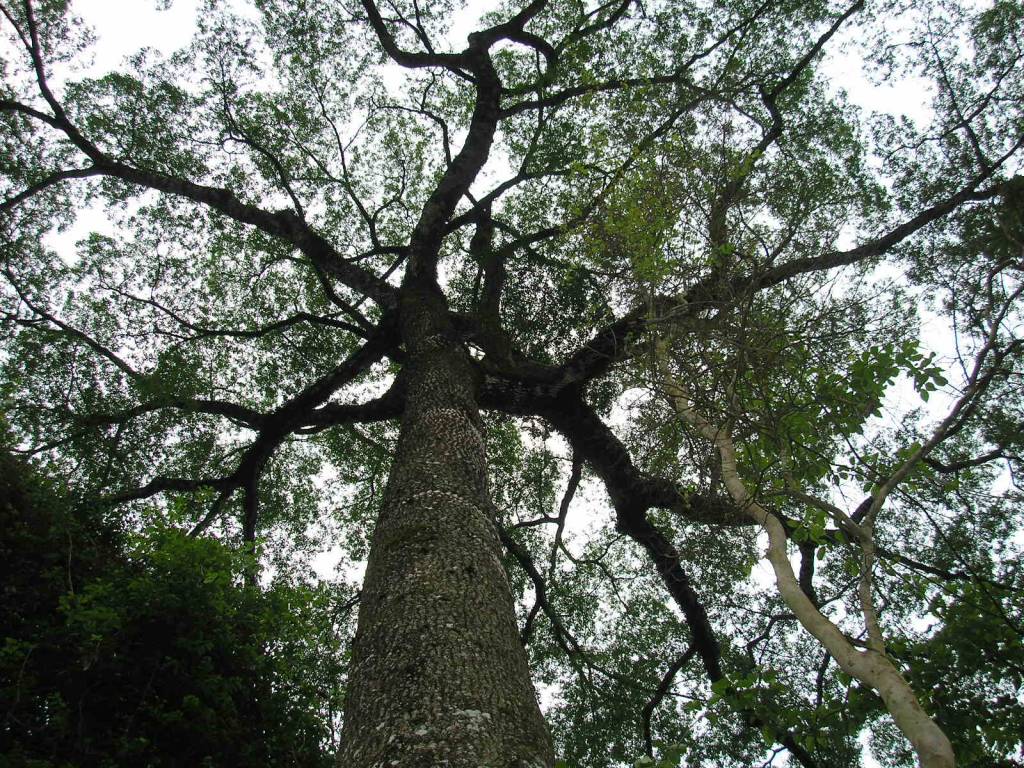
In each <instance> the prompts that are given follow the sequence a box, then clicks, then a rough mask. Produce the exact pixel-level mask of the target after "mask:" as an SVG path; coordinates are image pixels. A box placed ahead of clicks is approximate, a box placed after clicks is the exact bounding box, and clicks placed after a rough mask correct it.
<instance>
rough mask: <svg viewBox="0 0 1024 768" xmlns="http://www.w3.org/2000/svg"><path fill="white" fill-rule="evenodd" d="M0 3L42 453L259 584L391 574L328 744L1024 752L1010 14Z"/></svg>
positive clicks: (476, 761)
mask: <svg viewBox="0 0 1024 768" xmlns="http://www.w3.org/2000/svg"><path fill="white" fill-rule="evenodd" d="M0 10H2V13H3V17H4V22H5V24H4V30H5V33H6V34H7V36H8V42H9V46H8V51H7V52H6V53H5V56H6V57H5V59H4V67H5V70H4V73H5V86H4V91H3V93H2V94H0V114H2V119H3V123H2V125H3V141H4V149H5V157H6V159H5V160H4V165H3V170H4V184H5V186H4V188H3V194H4V196H5V200H4V202H2V203H0V209H2V211H3V216H4V220H3V226H4V228H5V235H6V240H5V241H4V243H3V245H2V252H0V259H2V267H3V274H4V276H5V279H6V288H5V290H6V294H5V298H6V302H7V303H6V309H5V328H6V329H7V332H8V337H7V342H8V343H7V344H6V350H7V351H6V363H5V375H4V397H5V409H6V411H7V413H8V418H9V420H10V421H11V423H12V425H13V427H14V429H15V430H16V433H17V436H18V440H19V445H20V450H22V451H24V452H27V453H31V454H32V455H34V456H36V457H38V459H39V461H41V462H42V463H43V464H44V465H45V466H46V467H47V468H48V470H49V471H50V472H52V473H53V474H54V475H56V476H59V477H61V478H62V480H63V482H65V483H67V484H68V486H69V487H70V488H71V489H72V490H71V493H72V494H73V495H74V496H75V497H78V498H82V499H89V500H90V501H91V502H95V503H100V504H103V505H108V506H111V507H112V508H115V509H118V510H121V511H122V520H123V522H122V525H123V527H124V528H125V529H126V530H129V531H136V532H138V531H152V530H162V531H166V529H168V528H176V529H179V530H181V531H185V532H188V533H189V534H190V535H191V536H192V537H216V538H219V539H221V540H223V541H227V542H236V543H241V544H243V545H244V546H243V549H247V550H249V549H254V550H255V552H256V553H257V554H258V556H259V559H258V562H259V563H260V564H261V565H262V567H263V568H264V576H263V579H264V583H265V585H268V584H271V583H272V579H273V578H274V577H273V576H272V574H275V573H278V574H280V573H290V572H293V571H294V569H295V568H296V567H300V566H298V565H297V564H301V563H303V562H308V560H309V558H310V556H311V553H312V552H313V551H314V550H315V549H316V548H317V546H318V545H319V544H320V543H322V542H325V541H328V540H329V541H331V542H337V543H339V544H340V546H341V547H342V549H343V552H344V554H345V555H346V556H347V557H348V558H349V559H350V560H351V561H359V560H361V559H362V558H364V557H367V558H368V564H367V570H366V577H365V580H364V582H363V584H362V589H361V599H360V617H359V629H358V630H357V632H356V634H355V638H354V641H353V649H352V653H353V657H352V663H351V665H350V666H349V669H348V680H347V697H346V705H345V717H344V729H345V731H344V734H343V737H342V741H341V748H340V756H339V760H340V762H341V763H342V764H345V765H375V764H378V763H379V762H380V761H386V762H388V763H389V764H396V765H413V764H420V763H422V762H424V761H426V762H430V763H438V762H441V761H444V760H449V761H450V764H451V765H473V766H479V765H502V766H507V765H510V764H526V765H549V764H551V762H552V761H553V759H554V754H555V752H556V751H557V752H559V753H561V754H563V755H564V757H565V759H566V760H567V761H568V762H570V763H580V764H590V765H603V764H610V763H621V762H626V761H630V760H633V759H635V758H636V757H637V756H638V755H639V754H642V753H644V752H646V754H647V755H648V757H647V758H645V759H646V760H649V761H653V759H654V757H655V756H656V755H657V756H658V757H659V759H661V760H662V761H667V762H672V761H674V760H678V759H685V760H686V761H687V763H688V764H701V763H704V764H719V765H725V764H738V765H750V764H752V763H753V762H754V761H756V760H763V759H765V755H766V754H769V755H770V757H769V758H768V759H769V760H770V759H771V758H772V757H774V754H772V753H770V752H768V753H766V748H765V740H766V741H767V742H768V743H769V744H778V745H779V747H778V748H779V749H780V750H783V749H784V750H785V751H787V752H788V753H789V755H790V756H791V759H792V760H795V761H797V762H799V763H801V764H803V765H828V764H835V765H851V764H855V763H856V761H857V760H859V757H858V753H859V751H860V748H859V746H858V742H857V739H858V736H859V734H860V733H861V731H862V729H863V728H864V727H865V726H866V725H867V726H869V727H870V728H871V730H872V732H873V733H874V739H875V741H874V748H875V751H876V752H877V753H878V754H879V755H880V756H881V757H882V758H884V759H885V760H886V761H887V762H888V763H889V764H892V765H900V764H906V763H907V762H908V760H911V759H916V760H917V761H919V762H920V764H921V765H926V766H932V765H936V766H938V765H941V766H947V765H952V764H953V761H954V757H953V753H954V751H955V752H957V753H958V754H960V756H961V763H962V764H972V761H973V764H979V765H981V764H992V763H993V762H996V761H1000V760H1002V761H1004V762H1006V763H1007V764H1011V765H1012V764H1014V763H1013V762H1012V761H1013V760H1014V759H1019V754H1020V743H1019V737H1018V736H1014V735H1013V734H1015V733H1019V729H1016V728H1015V724H1016V723H1017V722H1018V721H1019V718H1020V707H1019V695H1020V689H1021V685H1022V682H1024V681H1022V679H1021V669H1020V660H1019V658H1018V656H1019V654H1018V653H1016V650H1015V649H1016V648H1017V647H1019V640H1020V637H1021V625H1022V617H1021V613H1022V609H1021V600H1020V589H1021V585H1020V575H1019V574H1020V571H1019V562H1020V553H1019V550H1020V522H1021V521H1020V518H1019V511H1018V508H1019V505H1018V504H1016V503H1015V502H1016V501H1017V490H1016V472H1017V470H1018V469H1019V467H1018V462H1019V458H1018V450H1017V449H1018V446H1017V443H1018V441H1019V434H1020V429H1019V425H1020V423H1021V421H1020V418H1021V414H1020V402H1021V401H1020V397H1019V394H1020V393H1019V372H1020V364H1019V361H1020V351H1021V350H1020V346H1021V343H1020V339H1019V333H1018V331H1019V316H1018V309H1017V307H1018V301H1017V299H1018V295H1019V293H1020V290H1021V288H1020V282H1019V278H1020V276H1019V270H1020V269H1021V257H1022V255H1024V253H1022V241H1024V238H1022V223H1021V219H1020V213H1019V212H1020V199H1021V191H1020V180H1019V178H1018V177H1016V176H1015V175H1014V174H1015V173H1017V171H1018V169H1019V163H1020V153H1021V145H1022V143H1024V124H1022V114H1021V106H1022V104H1024V93H1022V80H1021V73H1020V68H1021V49H1020V44H1019V43H1018V42H1016V41H1019V40H1020V39H1024V35H1022V32H1024V29H1022V27H1024V14H1022V11H1021V9H1020V8H1019V7H1018V6H1017V4H1014V3H1008V2H993V3H990V4H988V5H985V6H983V7H980V8H976V7H974V6H971V7H960V6H959V5H957V4H954V3H946V2H936V3H932V4H921V3H915V4H902V3H899V2H889V3H884V4H882V3H878V4H871V5H870V6H866V5H865V4H863V3H861V2H856V3H853V4H850V5H843V4H834V3H828V2H821V3H807V2H801V3H783V2H762V3H746V2H730V3H715V4H710V5H708V4H703V3H676V2H673V3H665V4H659V3H654V4H652V3H644V4H637V3H634V2H631V1H630V0H623V2H609V3H605V4H598V5H593V6H591V5H585V4H577V3H550V2H543V0H537V1H536V2H533V3H530V4H528V5H522V6H520V5H517V4H511V5H509V7H500V8H497V9H495V10H494V11H493V12H491V13H488V14H486V15H485V16H484V17H483V18H480V19H477V20H473V19H469V18H468V17H469V16H470V14H469V13H468V12H466V11H463V12H462V13H461V14H460V13H457V12H456V8H455V7H454V6H452V5H450V4H444V3H438V4H431V7H430V8H429V9H426V8H423V7H421V6H420V5H419V4H418V3H416V2H411V3H402V2H394V3H389V4H388V5H387V6H384V5H380V6H378V5H376V4H374V3H372V2H370V0H366V2H363V3H361V4H344V3H342V4H336V3H318V2H305V3H285V2H280V3H279V2H274V1H273V0H262V1H261V2H257V3H254V7H253V8H252V9H250V10H251V13H246V14H245V15H242V14H240V13H239V11H238V9H236V8H235V7H234V6H233V5H232V4H221V3H219V2H214V1H213V0H211V1H210V2H206V3H205V4H204V5H203V7H202V10H201V12H200V14H199V17H198V20H197V31H196V37H195V40H194V42H193V43H192V45H191V46H189V47H188V48H186V49H185V50H183V51H180V52H178V53H176V54H174V55H173V56H170V57H168V58H159V57H157V56H155V55H154V54H153V53H152V52H147V51H143V52H140V53H139V54H138V55H136V56H135V57H133V58H132V60H131V61H130V62H128V67H126V68H125V69H124V70H122V71H119V72H116V73H110V74H108V75H105V76H102V77H99V78H86V77H81V76H76V75H75V73H74V63H75V62H76V61H77V60H79V59H80V58H81V56H83V53H84V51H86V50H87V48H88V45H89V35H88V32H87V30H85V29H84V28H83V27H82V25H81V24H80V23H78V22H77V21H76V20H75V18H74V17H73V15H71V14H70V13H69V10H68V8H67V4H66V3H64V2H57V1H51V2H43V1H42V0H37V1H35V2H32V1H30V0H22V2H3V3H0ZM467 20H468V21H474V22H475V23H474V24H473V25H472V28H473V29H475V30H476V31H474V32H472V33H471V34H469V35H468V37H465V36H464V35H465V33H464V32H460V33H456V32H454V31H453V26H458V27H459V28H461V26H462V23H463V22H464V21H467ZM453 22H457V24H455V23H453ZM843 41H845V45H846V46H848V47H850V48H853V49H855V50H856V51H857V52H858V53H859V55H860V56H861V57H862V58H863V59H864V60H865V61H866V62H868V63H869V65H870V66H871V67H872V68H873V71H874V76H875V77H876V78H878V79H879V80H882V81H884V80H886V79H892V80H896V79H899V78H903V77H908V76H913V77H917V78H920V82H922V83H929V84H930V85H929V86H928V87H929V88H930V89H931V90H930V96H931V97H932V103H931V105H930V111H929V114H928V119H927V120H921V121H918V122H914V121H911V120H907V119H904V120H899V119H896V118H893V117H891V116H886V115H871V116H865V115H864V114H863V113H862V112H861V111H859V110H858V109H856V108H855V107H853V106H851V105H850V104H849V102H848V101H847V99H846V97H845V95H844V94H843V92H842V91H841V90H839V89H838V88H837V87H835V85H834V84H833V83H831V82H830V80H829V78H828V77H827V75H826V71H827V70H826V68H825V63H827V58H826V54H827V53H828V52H829V51H830V50H831V49H832V48H834V47H837V46H839V45H840V44H841V43H843ZM396 65H397V66H396ZM83 206H94V207H97V208H101V209H102V210H104V211H105V212H106V214H107V215H108V216H109V217H110V218H111V221H112V222H113V225H112V233H108V234H102V233H93V234H90V235H88V236H87V237H85V238H84V239H82V240H81V241H80V242H79V244H78V247H77V250H76V253H75V255H74V257H73V258H65V259H61V258H60V257H59V256H58V255H57V254H56V253H54V252H53V250H52V249H51V248H49V247H48V246H47V243H48V242H49V241H48V236H49V233H51V232H52V231H53V230H54V229H55V228H61V227H67V226H70V225H71V224H72V223H73V222H74V221H75V217H76V215H77V213H78V211H80V210H81V208H82V207H83ZM921 317H923V318H924V319H926V320H929V319H931V318H937V319H935V320H931V322H932V323H933V326H937V327H939V328H943V329H945V328H947V327H948V328H950V329H951V330H950V333H951V339H952V340H953V342H954V344H953V346H952V347H951V348H950V349H948V350H942V354H943V356H942V357H940V358H937V357H935V356H934V355H933V354H932V353H931V352H929V351H927V349H925V348H923V345H922V343H921V341H920V339H919V333H918V322H919V318H921ZM894 389H896V390H900V389H902V391H903V392H904V393H905V394H906V395H908V396H909V394H910V391H911V390H914V391H916V392H917V393H918V394H919V395H920V397H921V399H922V400H925V401H927V400H928V398H929V395H930V394H932V393H935V392H936V391H939V390H941V392H942V395H943V397H942V398H936V400H941V402H940V403H939V404H938V405H936V407H935V408H934V409H933V410H925V409H917V410H911V409H903V410H902V412H899V413H898V414H897V415H898V418H892V417H890V418H889V419H888V420H884V419H880V418H879V416H880V415H881V413H882V408H883V407H884V406H885V405H886V403H887V399H886V398H887V397H890V396H891V392H892V391H893V390H894ZM392 446H397V447H396V448H392ZM592 481H597V482H596V483H595V482H592ZM563 483H564V484H565V492H564V495H561V498H558V496H559V494H558V492H557V491H558V488H559V486H560V484H563ZM580 489H583V492H584V493H586V494H587V495H588V496H590V497H591V499H592V504H593V505H594V507H595V508H597V509H604V508H605V507H606V506H607V507H610V509H608V513H607V514H605V513H598V514H595V515H594V516H593V525H592V527H591V529H590V530H582V526H580V525H576V524H574V522H573V521H574V519H575V518H576V517H578V515H579V511H578V509H577V511H576V513H575V514H573V510H574V507H576V508H578V506H579V505H578V504H574V500H575V496H576V494H577V492H578V491H579V490H580ZM606 501H607V504H606ZM759 537H760V538H759ZM145 540H146V541H149V542H152V543H151V544H150V546H153V547H155V549H154V553H159V552H161V551H163V550H162V549H161V547H163V546H164V545H163V544H160V546H157V544H158V543H159V542H160V541H163V540H162V539H158V538H157V539H155V538H153V535H152V534H150V535H149V537H148V538H147V539H145ZM174 540H175V541H179V539H174ZM766 545H767V553H768V554H767V559H768V560H769V562H770V564H771V567H772V571H773V573H774V585H773V586H772V587H771V588H769V587H768V586H765V585H764V583H763V581H761V580H757V579H754V580H751V579H750V578H749V574H750V570H751V568H752V567H753V566H754V564H755V562H756V561H757V559H758V552H759V550H761V549H763V548H764V547H765V546H766ZM175 546H178V545H175ZM181 546H183V547H184V546H185V545H181ZM186 549H187V547H186ZM503 553H504V556H505V562H504V563H503V561H502V556H503ZM154 557H156V561H157V562H159V560H160V558H159V557H158V556H157V555H156V554H154ZM250 557H251V555H250ZM248 562H250V563H255V562H257V560H253V559H250V560H249V561H248ZM259 575H260V574H258V573H257V572H256V570H255V567H252V568H250V569H248V570H247V572H246V574H245V578H246V581H247V582H248V586H247V587H246V589H249V590H253V589H256V580H257V577H259ZM123 588H124V589H127V587H123ZM268 588H269V587H268ZM210 594H211V595H212V594H215V593H214V592H211V593H210ZM514 604H518V605H519V608H520V609H521V611H520V619H519V626H518V627H517V625H516V624H515V615H514V613H513V606H514ZM211 610H214V609H213V608H211ZM971 627H975V628H980V627H989V628H990V629H989V630H988V632H990V633H991V636H992V637H994V638H997V640H996V641H995V643H994V644H993V646H992V647H991V649H990V650H988V651H987V652H986V653H985V654H983V655H982V656H981V657H979V656H978V654H976V653H974V652H973V651H972V650H971V648H972V645H971V643H969V642H965V638H966V637H968V632H969V630H968V628H971ZM72 630H73V626H71V625H68V626H67V631H69V632H70V631H72ZM953 637H955V638H956V641H953V640H951V639H950V638H953ZM524 646H525V647H526V649H527V652H528V654H529V662H530V664H531V665H532V669H533V675H534V679H535V680H536V681H537V682H540V683H543V684H544V686H545V690H547V691H548V692H549V696H548V697H547V699H548V702H547V707H546V708H547V715H548V721H549V723H550V724H551V726H552V730H553V731H554V734H555V740H556V745H557V750H555V749H553V747H552V745H551V743H550V740H549V738H548V736H547V732H546V729H545V727H544V724H543V723H542V721H541V718H540V714H539V712H538V709H537V705H536V702H535V698H534V694H533V690H532V688H531V686H530V679H529V675H528V672H527V661H528V659H527V655H526V654H524V652H523V650H522V649H523V647H524ZM936 647H941V648H943V649H944V653H942V654H936V652H935V651H934V650H933V649H934V648H936ZM915 686H916V689H915ZM143 698H145V696H143ZM979 706H981V707H984V708H986V709H987V711H986V716H985V717H984V718H979V717H978V716H977V715H976V714H973V713H971V712H970V711H969V710H970V709H972V708H977V707H979ZM893 723H894V724H895V727H896V728H897V729H898V731H899V733H901V734H902V735H903V736H905V737H906V738H908V739H909V741H910V744H911V749H912V752H913V754H914V755H916V757H914V758H911V757H909V756H908V755H909V754H910V752H908V748H907V746H906V742H905V741H903V740H902V736H899V735H895V736H894V735H892V733H891V729H892V724H893ZM950 741H952V746H951V744H950ZM659 750H660V751H659ZM1014 755H1017V757H1016V758H1015V757H1014ZM517 761H518V762H517ZM1007 761H1009V762H1007Z"/></svg>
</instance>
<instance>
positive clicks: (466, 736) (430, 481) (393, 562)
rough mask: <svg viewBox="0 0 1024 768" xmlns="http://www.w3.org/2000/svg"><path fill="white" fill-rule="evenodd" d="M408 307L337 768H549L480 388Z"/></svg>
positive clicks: (410, 304)
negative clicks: (402, 387)
mask: <svg viewBox="0 0 1024 768" xmlns="http://www.w3.org/2000/svg"><path fill="white" fill-rule="evenodd" d="M442 303H443V299H442V298H441V297H440V296H439V295H433V294H432V292H424V293H421V294H420V295H418V296H407V297H406V298H405V300H404V301H403V306H402V335H403V339H404V341H405V344H406V349H407V352H408V361H407V363H406V366H405V369H404V373H403V375H404V376H405V377H406V398H405V410H404V414H403V417H402V426H401V435H400V438H399V444H398V451H397V454H396V457H395V463H394V466H393V468H392V471H391V476H390V478H389V481H388V487H387V490H386V494H385V501H384V504H383V507H382V510H381V514H380V518H379V519H378V521H377V526H376V529H375V531H374V535H373V541H372V545H371V550H370V558H369V564H368V566H367V572H366V579H365V582H364V585H363V592H362V600H361V603H360V612H359V628H358V631H357V633H356V638H355V642H354V646H353V658H352V666H351V670H350V679H349V689H348V699H347V701H346V706H345V724H344V731H343V735H342V750H341V753H340V755H339V765H343V766H346V768H371V766H372V767H373V768H377V767H378V766H379V767H381V768H390V767H392V766H394V767H395V768H404V767H405V766H424V767H425V766H449V767H450V768H457V767H459V766H464V767H465V768H484V767H486V768H490V767H491V766H494V767H495V768H498V767H500V768H512V767H513V766H522V767H523V768H525V767H526V766H530V767H531V768H532V767H534V766H536V767H537V768H542V767H544V766H551V765H552V764H553V762H554V758H553V751H552V745H551V740H550V737H549V735H548V733H547V730H546V727H545V725H544V722H543V719H542V718H541V715H540V710H539V708H538V706H537V701H536V697H535V695H534V691H533V687H532V685H531V683H530V677H529V670H528V668H527V662H526V654H525V651H524V649H523V647H522V645H521V644H520V642H519V635H518V631H517V627H516V622H515V613H514V609H513V604H512V595H511V591H510V589H509V585H508V581H507V578H506V574H505V570H504V567H503V565H502V562H501V558H500V545H499V541H498V537H497V533H496V528H495V523H494V517H493V507H492V504H491V501H490V496H489V493H488V489H487V481H486V452H485V446H484V439H483V435H482V432H481V429H482V426H481V422H480V417H479V412H478V409H477V405H476V400H475V392H476V382H477V376H476V375H475V373H474V370H473V367H472V364H471V361H470V359H469V357H468V355H467V354H466V352H465V351H464V350H463V349H462V347H461V346H460V345H459V344H457V343H455V342H454V341H453V335H452V334H451V333H450V332H449V329H448V328H446V327H444V324H443V323H440V322H439V320H438V318H441V317H445V316H446V313H441V312H439V311H437V310H438V309H440V307H438V306H437V305H438V304H442Z"/></svg>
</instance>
